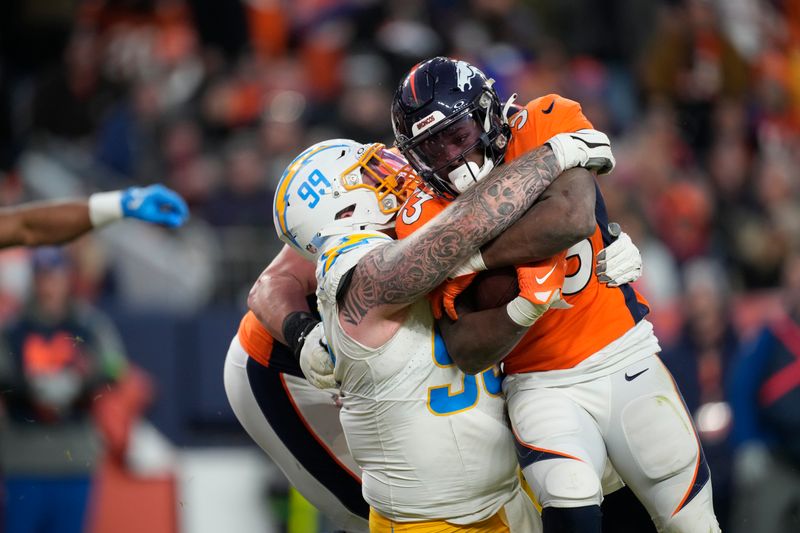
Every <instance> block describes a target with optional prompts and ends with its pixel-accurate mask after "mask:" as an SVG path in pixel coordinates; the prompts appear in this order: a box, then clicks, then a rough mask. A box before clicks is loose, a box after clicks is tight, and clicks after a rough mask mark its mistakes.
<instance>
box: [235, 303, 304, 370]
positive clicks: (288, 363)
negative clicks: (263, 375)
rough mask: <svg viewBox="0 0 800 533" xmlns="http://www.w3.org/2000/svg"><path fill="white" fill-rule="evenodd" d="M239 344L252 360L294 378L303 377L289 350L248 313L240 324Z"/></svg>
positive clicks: (250, 312) (253, 315)
mask: <svg viewBox="0 0 800 533" xmlns="http://www.w3.org/2000/svg"><path fill="white" fill-rule="evenodd" d="M237 335H238V336H239V344H241V345H242V348H244V351H245V352H247V355H248V356H250V358H251V359H253V360H254V361H256V362H258V363H259V364H261V365H262V366H266V367H270V368H274V369H275V370H277V371H278V372H285V373H287V374H291V375H293V376H299V377H302V376H303V373H302V371H301V370H300V365H299V363H298V362H297V360H296V359H295V358H294V355H292V353H291V351H289V348H288V347H287V346H286V345H284V344H282V343H280V342H276V341H275V339H274V338H273V337H272V335H270V333H269V331H267V328H265V327H264V326H262V325H261V322H259V321H258V318H256V315H255V314H253V312H252V311H248V312H247V313H246V314H245V315H244V316H243V317H242V321H241V322H239V331H238V332H237Z"/></svg>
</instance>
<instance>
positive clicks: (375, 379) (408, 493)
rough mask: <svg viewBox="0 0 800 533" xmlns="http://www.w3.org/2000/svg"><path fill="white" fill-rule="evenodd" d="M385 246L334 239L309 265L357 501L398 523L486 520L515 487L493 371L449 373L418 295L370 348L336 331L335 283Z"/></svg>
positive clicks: (362, 236)
mask: <svg viewBox="0 0 800 533" xmlns="http://www.w3.org/2000/svg"><path fill="white" fill-rule="evenodd" d="M387 240H391V239H390V238H389V237H387V236H386V235H383V234H380V233H358V234H351V235H347V236H343V237H340V238H337V239H335V240H334V242H333V243H332V244H331V245H329V246H328V247H327V251H326V252H325V253H323V254H322V256H321V258H320V261H319V263H318V266H317V286H318V289H317V298H318V300H319V302H318V303H319V310H320V313H321V314H322V319H323V322H324V324H325V334H326V336H327V338H328V342H329V345H330V347H331V349H332V350H333V354H334V355H335V357H336V367H335V376H336V377H337V379H338V380H339V381H340V382H341V384H342V387H341V390H342V393H343V394H342V401H343V406H342V410H341V412H340V418H341V422H342V427H343V428H344V432H345V436H346V438H347V443H348V446H349V447H350V451H351V453H352V455H353V458H354V459H355V460H356V462H357V463H358V464H359V466H360V467H361V469H362V483H363V494H364V499H365V500H366V501H367V502H368V503H369V504H370V505H371V506H372V507H374V508H375V510H376V511H377V512H379V513H380V514H381V515H383V516H385V517H386V518H389V519H391V520H395V521H398V522H403V521H406V522H408V521H421V520H447V521H449V522H453V523H455V524H469V523H473V522H476V521H480V520H484V519H487V518H489V517H491V516H492V515H494V514H495V513H497V512H498V511H499V510H500V509H501V507H502V506H503V505H505V504H506V503H508V502H509V500H510V499H511V498H512V497H514V493H515V491H516V490H517V489H518V485H519V482H518V478H517V474H516V472H517V462H516V456H515V451H514V444H513V437H512V435H511V432H510V431H509V428H508V424H507V422H506V415H505V402H504V399H503V397H502V393H501V382H500V378H499V377H498V376H497V374H496V373H495V370H493V369H490V370H487V371H485V372H483V373H481V374H478V375H475V376H470V375H465V374H464V373H463V372H461V371H460V370H459V369H458V368H457V367H456V365H455V364H454V363H453V361H452V359H450V356H449V355H448V354H447V350H446V349H445V346H444V342H443V341H442V339H441V337H440V336H439V334H438V332H437V331H436V330H435V328H434V319H433V316H432V313H431V310H430V305H429V304H428V302H427V300H426V299H424V298H423V299H421V300H420V301H418V302H417V303H415V304H413V305H412V307H411V309H409V312H408V316H407V318H406V319H405V322H404V323H403V325H402V326H401V327H400V329H399V330H398V332H397V333H396V334H395V335H394V336H393V337H392V338H391V339H390V340H389V341H388V342H386V343H385V344H384V345H383V346H381V347H379V348H374V349H373V348H368V347H366V346H364V345H362V344H360V343H359V342H357V341H355V340H353V339H352V338H350V337H349V336H348V335H347V334H346V333H345V332H344V330H343V329H342V327H341V325H340V322H339V319H338V308H337V305H336V292H337V290H338V287H339V282H340V280H341V279H342V277H343V276H344V275H345V274H346V273H347V272H348V271H349V270H350V269H352V268H353V267H354V266H355V265H356V263H357V262H358V260H359V259H360V258H361V257H363V256H364V254H366V253H367V252H368V251H369V250H372V249H373V248H374V247H376V246H381V245H384V244H385V243H386V241H387Z"/></svg>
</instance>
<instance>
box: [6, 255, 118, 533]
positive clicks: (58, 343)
mask: <svg viewBox="0 0 800 533" xmlns="http://www.w3.org/2000/svg"><path fill="white" fill-rule="evenodd" d="M33 269H34V291H33V297H32V299H31V302H30V305H29V307H28V309H27V310H26V311H25V312H24V313H23V314H22V316H20V317H19V320H18V321H17V322H16V323H14V324H12V325H11V326H10V327H8V328H7V329H6V330H5V331H4V332H3V337H2V344H3V346H0V391H2V396H0V398H2V400H1V401H2V405H3V407H4V413H3V415H2V417H0V424H2V430H0V468H2V472H3V475H4V476H5V479H4V485H5V491H6V497H7V502H8V504H7V505H6V516H5V532H6V533H18V532H19V533H23V532H24V533H28V532H31V531H36V532H41V533H49V532H53V533H55V532H59V533H81V532H82V531H83V530H84V525H85V522H86V516H87V503H88V497H89V492H90V485H91V478H92V474H93V472H94V470H95V467H96V466H97V461H98V460H99V459H100V457H101V451H102V443H101V440H100V437H99V434H98V432H97V429H96V428H95V426H94V422H93V421H92V417H91V410H92V404H93V401H94V399H95V398H96V397H97V395H98V394H102V391H103V390H104V389H103V387H104V386H105V385H107V384H109V383H111V382H113V381H115V380H116V379H117V378H118V377H119V376H120V375H121V373H122V372H123V371H124V369H125V367H126V359H125V355H124V349H123V347H122V345H121V343H120V340H119V337H118V334H117V332H116V330H115V328H114V326H113V325H112V324H111V323H110V322H109V321H108V319H107V318H106V317H105V316H103V315H102V314H100V313H99V312H98V311H96V310H93V309H90V308H88V307H86V306H84V305H82V304H80V303H78V302H77V301H75V300H74V298H73V297H72V295H71V267H70V262H69V259H68V257H67V255H66V253H65V252H64V251H63V250H62V249H59V248H50V247H45V248H39V249H37V250H36V251H35V252H34V254H33Z"/></svg>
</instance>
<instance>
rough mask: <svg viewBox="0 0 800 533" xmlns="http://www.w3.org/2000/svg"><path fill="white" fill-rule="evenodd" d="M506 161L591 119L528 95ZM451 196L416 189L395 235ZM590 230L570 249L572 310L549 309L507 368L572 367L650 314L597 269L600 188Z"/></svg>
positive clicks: (573, 107)
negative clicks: (603, 280)
mask: <svg viewBox="0 0 800 533" xmlns="http://www.w3.org/2000/svg"><path fill="white" fill-rule="evenodd" d="M509 123H510V124H511V130H512V137H511V141H510V142H509V145H508V150H507V151H506V155H505V160H506V161H512V160H514V159H515V158H517V157H519V156H520V155H521V154H523V153H526V152H528V151H529V150H531V149H533V148H536V147H538V146H541V145H542V144H544V142H545V141H547V140H548V139H549V138H550V137H552V136H553V135H556V134H558V133H566V132H570V131H576V130H579V129H584V128H591V127H592V125H591V123H590V122H589V121H588V120H587V119H586V117H585V116H584V115H583V112H582V111H581V107H580V104H578V103H577V102H573V101H571V100H567V99H566V98H562V97H560V96H558V95H555V94H549V95H547V96H543V97H541V98H537V99H536V100H532V101H531V102H530V103H529V104H528V105H526V106H525V107H524V108H523V109H522V110H521V111H519V112H518V113H516V114H515V115H514V116H512V117H511V118H510V120H509ZM448 203H449V202H448V200H446V199H443V198H441V197H438V196H436V197H434V196H433V195H432V194H429V193H428V192H427V191H426V190H424V189H421V188H420V189H417V191H416V192H414V194H412V195H411V196H410V197H409V199H408V200H407V201H406V203H405V205H404V206H403V207H402V209H401V210H400V213H399V215H398V217H397V222H396V229H397V236H398V238H401V239H402V238H404V237H407V236H408V235H410V234H411V233H412V232H414V231H415V230H417V229H419V228H420V227H421V226H422V225H424V224H425V223H427V222H428V221H430V220H431V219H432V218H433V217H434V216H436V215H437V214H438V213H440V212H441V211H442V210H443V209H444V208H445V207H447V204H448ZM595 218H596V220H597V227H596V228H595V232H594V234H593V235H592V236H591V237H590V238H588V239H585V240H583V241H581V242H579V243H578V244H576V245H575V246H572V247H571V248H570V249H569V250H568V251H567V277H566V280H565V282H564V290H563V294H564V299H565V300H566V301H567V302H568V303H569V304H570V305H572V309H568V310H559V309H554V310H551V311H548V312H547V313H545V314H544V316H542V318H540V319H539V320H538V321H537V322H536V323H535V324H534V325H533V326H532V327H531V329H530V330H529V331H528V333H526V334H525V336H524V337H523V338H522V340H521V341H520V342H519V344H518V345H517V346H516V348H514V350H513V351H512V352H511V353H510V354H509V355H508V356H507V357H506V358H505V360H504V361H503V364H504V367H503V368H504V370H505V372H507V373H519V372H534V371H543V370H557V369H563V368H572V367H574V366H575V365H577V364H578V363H580V362H581V361H583V360H584V359H586V358H587V357H589V356H590V355H592V354H594V353H597V352H598V351H600V350H601V349H602V348H604V347H605V346H607V345H608V344H610V343H611V342H613V341H614V340H616V339H618V338H620V337H621V336H622V335H624V334H625V332H627V331H628V330H629V329H630V328H631V327H633V326H634V325H635V324H636V323H637V322H639V321H640V320H641V319H642V318H643V317H644V316H645V315H646V314H647V313H648V312H649V309H648V307H647V302H646V301H645V300H644V298H642V296H641V295H639V294H638V293H637V292H636V291H635V290H633V288H632V287H631V286H630V285H624V286H622V287H609V286H608V285H605V284H602V283H600V282H599V280H598V279H597V276H596V275H595V273H594V266H595V257H596V256H597V253H598V252H599V251H600V250H602V249H603V248H605V247H606V246H608V245H609V244H610V243H611V242H612V240H613V239H612V237H611V235H610V234H609V233H608V215H607V214H606V207H605V202H604V201H603V197H602V195H601V194H600V190H599V189H597V201H596V204H595Z"/></svg>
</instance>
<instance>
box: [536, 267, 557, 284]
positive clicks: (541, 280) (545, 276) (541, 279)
mask: <svg viewBox="0 0 800 533" xmlns="http://www.w3.org/2000/svg"><path fill="white" fill-rule="evenodd" d="M555 269H556V265H553V268H551V269H550V272H548V273H547V274H545V275H544V276H543V277H541V278H540V277H539V276H533V277H534V278H536V283H539V284H542V283H544V282H545V281H547V278H549V277H550V274H552V273H553V272H554V271H555Z"/></svg>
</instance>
